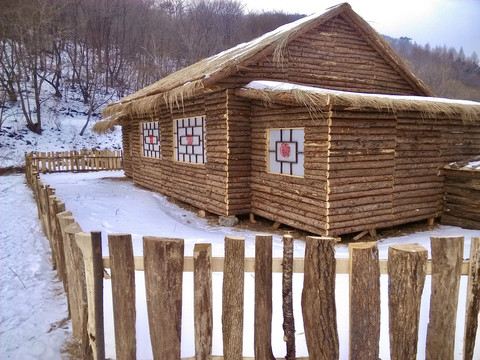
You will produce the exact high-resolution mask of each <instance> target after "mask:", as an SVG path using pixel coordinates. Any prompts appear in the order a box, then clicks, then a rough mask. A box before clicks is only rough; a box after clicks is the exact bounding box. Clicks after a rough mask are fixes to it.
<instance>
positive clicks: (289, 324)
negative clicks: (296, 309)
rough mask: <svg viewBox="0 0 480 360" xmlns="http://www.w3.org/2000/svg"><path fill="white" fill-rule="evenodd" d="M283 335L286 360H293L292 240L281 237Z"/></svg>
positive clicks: (288, 237)
mask: <svg viewBox="0 0 480 360" xmlns="http://www.w3.org/2000/svg"><path fill="white" fill-rule="evenodd" d="M282 269H283V272H282V297H283V333H284V337H283V338H284V340H285V342H286V345H287V353H286V355H285V359H286V360H295V318H294V316H293V292H292V289H293V284H292V280H293V278H292V274H293V239H292V237H291V236H290V235H284V236H283V261H282Z"/></svg>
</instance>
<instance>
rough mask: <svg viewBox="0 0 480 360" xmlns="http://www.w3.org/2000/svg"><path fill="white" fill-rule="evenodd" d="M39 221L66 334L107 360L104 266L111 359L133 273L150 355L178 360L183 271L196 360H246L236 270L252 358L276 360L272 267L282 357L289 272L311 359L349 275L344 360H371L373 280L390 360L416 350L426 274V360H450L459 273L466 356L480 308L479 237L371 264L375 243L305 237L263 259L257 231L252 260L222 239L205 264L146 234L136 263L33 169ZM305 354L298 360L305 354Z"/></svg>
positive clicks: (125, 330)
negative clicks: (141, 294) (249, 283)
mask: <svg viewBox="0 0 480 360" xmlns="http://www.w3.org/2000/svg"><path fill="white" fill-rule="evenodd" d="M29 184H30V186H31V187H32V189H33V192H34V194H35V199H36V201H37V206H38V215H39V218H40V219H41V223H42V227H43V229H44V231H45V233H46V234H47V237H48V239H49V241H50V245H51V248H52V260H53V265H54V267H55V268H56V269H57V272H58V276H59V278H60V279H61V280H62V281H63V284H64V287H65V290H66V293H67V298H68V305H69V314H70V316H71V319H72V329H73V335H74V336H75V337H76V338H78V339H79V340H80V342H81V344H82V353H83V354H82V358H84V359H88V358H93V359H104V358H105V342H104V341H105V339H104V332H103V328H104V324H103V283H102V282H103V277H104V269H105V268H110V272H111V281H112V298H113V314H114V331H115V346H116V358H117V359H119V360H120V359H130V360H131V359H135V358H136V331H135V324H136V313H135V277H134V272H135V270H141V271H144V272H145V286H146V298H147V313H148V319H149V324H150V329H149V330H150V336H151V343H152V351H153V356H154V359H162V360H163V359H167V360H168V359H180V344H181V340H182V339H181V331H180V329H181V317H182V274H183V272H192V271H193V273H194V329H195V353H196V355H195V357H194V358H191V359H246V358H244V357H243V355H242V343H243V312H244V309H243V299H244V273H245V272H253V273H255V295H254V296H255V309H254V314H253V315H254V317H255V322H254V350H255V358H256V359H267V360H271V359H274V357H273V355H272V350H271V322H272V273H273V272H281V273H282V274H283V275H282V278H283V282H282V287H283V288H282V296H283V319H284V340H285V342H286V355H285V359H289V360H291V359H299V358H296V355H295V336H294V333H295V329H294V315H293V305H292V274H293V273H303V274H304V285H303V292H302V301H301V303H302V313H303V319H304V329H305V337H306V343H307V348H308V353H309V358H310V359H315V360H317V359H328V360H332V359H338V357H339V339H338V331H337V323H336V304H335V278H336V274H349V275H350V355H349V356H350V358H351V359H378V357H379V356H378V354H379V339H380V274H388V275H389V282H388V296H389V321H390V322H389V329H390V354H391V359H414V358H416V354H417V343H418V341H417V340H418V328H419V317H420V299H421V295H422V291H423V286H424V282H425V277H426V275H431V276H432V295H431V299H430V315H429V324H428V329H427V339H426V358H427V359H453V356H454V339H455V325H456V313H457V305H458V293H459V282H460V277H461V276H462V275H468V289H467V303H466V317H465V335H464V359H472V358H473V350H474V346H475V335H476V331H477V321H478V313H479V306H480V237H474V238H472V240H471V254H470V259H469V261H464V260H463V259H462V258H463V240H464V239H463V237H432V238H431V252H432V259H431V260H429V259H428V258H427V257H428V252H427V250H426V249H425V248H423V247H422V246H420V245H418V244H405V245H395V246H391V247H390V248H389V252H388V260H380V259H379V256H378V248H377V244H376V243H356V244H350V256H349V259H335V257H334V252H335V251H334V247H335V239H332V238H322V237H309V238H307V241H306V245H305V246H306V251H305V257H304V258H302V259H294V258H293V241H292V238H291V237H290V236H284V238H283V246H284V247H283V258H281V259H273V258H272V236H264V235H262V236H260V235H259V236H257V237H256V241H255V258H245V256H244V252H245V244H244V239H243V238H238V237H226V238H225V257H224V258H213V257H212V255H211V246H210V244H196V245H195V248H194V256H193V257H192V258H189V257H185V256H184V242H183V240H182V239H169V238H161V237H151V236H145V237H143V254H144V257H134V256H133V247H132V240H131V235H129V234H111V235H109V237H108V246H109V253H110V256H109V257H106V258H105V257H104V258H102V245H101V234H100V233H99V232H91V233H85V232H82V229H81V227H80V225H79V224H78V223H77V222H75V220H74V218H73V217H72V214H71V212H68V211H66V209H65V204H64V203H62V202H61V201H60V200H59V199H57V198H56V197H55V190H54V189H52V188H50V187H48V185H43V184H42V182H41V180H40V179H39V176H38V174H37V173H35V172H34V176H33V177H32V178H31V179H30V180H29ZM212 272H223V298H222V335H223V354H224V355H223V356H213V357H212V356H211V353H212V331H213V321H212ZM303 359H306V358H303Z"/></svg>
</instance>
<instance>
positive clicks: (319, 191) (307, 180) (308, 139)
mask: <svg viewBox="0 0 480 360" xmlns="http://www.w3.org/2000/svg"><path fill="white" fill-rule="evenodd" d="M328 116H329V112H323V113H321V114H318V118H315V119H312V117H311V116H310V114H309V113H308V111H306V109H305V108H304V107H281V106H272V107H263V106H261V105H255V106H254V107H253V108H252V120H251V127H252V176H251V196H252V200H251V209H252V212H253V213H255V214H258V215H260V216H263V217H266V218H268V219H271V220H275V221H278V222H280V223H283V224H287V225H290V226H293V227H296V228H299V229H303V230H307V231H310V232H313V233H316V234H324V233H325V232H326V223H327V217H326V193H325V188H326V181H327V177H326V176H327V118H328ZM293 127H295V128H298V127H303V128H305V142H304V146H305V162H304V177H303V178H301V177H295V176H287V175H280V174H271V173H267V172H266V169H267V161H268V157H267V151H266V150H267V133H268V129H271V128H293Z"/></svg>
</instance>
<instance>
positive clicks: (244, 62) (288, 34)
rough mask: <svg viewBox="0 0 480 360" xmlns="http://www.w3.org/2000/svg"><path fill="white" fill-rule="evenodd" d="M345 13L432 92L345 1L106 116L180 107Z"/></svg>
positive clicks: (146, 91)
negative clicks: (185, 100)
mask: <svg viewBox="0 0 480 360" xmlns="http://www.w3.org/2000/svg"><path fill="white" fill-rule="evenodd" d="M339 14H342V16H347V17H348V18H349V19H350V20H351V21H353V22H354V23H355V24H356V26H357V29H358V31H360V32H361V33H362V35H363V36H365V37H366V38H367V39H368V40H369V41H370V43H371V44H372V46H374V47H375V48H376V50H377V51H379V52H380V53H381V54H382V55H383V56H384V57H385V58H386V59H387V60H388V61H389V63H390V64H391V65H392V66H393V67H394V68H395V69H396V70H397V71H398V72H399V74H401V75H402V77H403V78H404V79H405V80H406V81H407V82H409V83H410V84H411V85H412V87H414V88H415V89H417V91H418V92H419V93H421V94H424V95H427V96H429V95H432V94H431V92H430V90H429V89H428V88H427V87H426V86H425V85H424V84H423V83H422V82H421V81H420V80H419V79H418V78H416V77H415V76H414V75H413V73H412V72H411V71H410V70H408V68H407V66H406V65H405V64H404V62H403V60H402V59H401V58H400V57H398V55H396V54H395V52H394V51H393V50H392V49H391V47H390V46H389V45H388V44H387V43H386V41H385V40H384V39H383V38H382V37H381V36H380V35H379V34H378V33H377V32H376V31H375V30H374V29H373V28H372V27H371V26H370V25H368V24H367V22H365V21H364V20H363V19H362V18H361V17H360V16H358V15H357V14H356V13H355V12H354V11H353V10H352V8H351V7H350V5H349V4H347V3H343V4H340V5H337V6H334V7H332V8H330V9H328V11H327V12H325V13H321V14H313V15H310V16H307V17H305V18H302V19H300V20H297V21H295V22H292V23H290V24H286V25H284V26H281V27H279V28H278V29H276V30H274V31H271V32H269V33H266V34H264V35H263V36H261V37H259V38H257V39H254V40H252V41H250V42H247V43H243V44H240V45H237V46H235V47H233V48H231V49H229V50H226V51H223V52H221V53H219V54H217V55H214V56H211V57H209V58H207V59H204V60H201V61H199V62H197V63H195V64H193V65H190V66H188V67H186V68H184V69H182V70H179V71H177V72H175V73H173V74H171V75H169V76H166V77H165V78H163V79H161V80H159V81H157V82H156V83H154V84H152V85H150V86H147V87H145V88H143V89H141V90H140V91H137V92H136V93H134V94H131V95H129V96H126V97H124V98H122V99H121V100H119V101H118V102H115V103H112V104H109V105H108V106H107V107H106V108H105V109H104V110H103V113H102V114H103V116H105V117H109V116H112V115H115V114H119V113H121V112H123V113H125V114H126V113H127V111H126V105H127V104H131V106H129V107H128V112H129V113H130V114H138V113H144V112H149V111H148V110H150V111H151V110H152V109H156V108H158V107H159V106H162V105H164V104H167V105H168V106H170V107H173V106H175V105H176V106H180V104H181V103H182V102H183V99H184V98H187V97H190V96H192V95H193V94H195V93H197V92H199V91H202V90H203V89H206V88H208V87H211V86H213V85H214V84H215V83H217V82H219V81H220V80H222V79H224V78H226V77H228V76H230V75H232V74H234V73H235V72H237V71H238V70H239V69H240V68H243V67H246V66H249V65H251V64H254V63H256V62H258V61H259V60H260V59H262V58H264V57H265V56H267V55H270V54H273V60H274V62H276V63H277V64H278V65H279V66H281V64H282V60H283V55H284V50H285V48H286V45H287V44H288V43H289V42H290V41H292V40H294V39H295V38H297V37H298V36H301V35H302V34H304V33H306V32H307V31H309V30H312V29H313V28H315V27H317V26H319V25H321V24H322V23H324V22H326V21H328V20H330V19H332V18H334V17H335V16H337V15H339Z"/></svg>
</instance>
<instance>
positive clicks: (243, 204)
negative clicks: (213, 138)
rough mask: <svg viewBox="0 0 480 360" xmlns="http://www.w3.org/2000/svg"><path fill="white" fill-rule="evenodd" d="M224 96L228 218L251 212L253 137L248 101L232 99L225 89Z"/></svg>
mask: <svg viewBox="0 0 480 360" xmlns="http://www.w3.org/2000/svg"><path fill="white" fill-rule="evenodd" d="M227 96H228V110H227V111H228V112H227V119H228V154H227V160H228V173H227V176H228V178H227V202H228V215H239V214H246V213H249V212H250V211H251V207H250V199H251V192H250V186H251V184H250V175H251V172H252V156H251V153H252V138H251V127H250V102H249V101H248V100H246V99H244V98H241V97H238V96H235V94H234V93H233V89H230V90H227ZM207 133H208V131H207Z"/></svg>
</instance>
